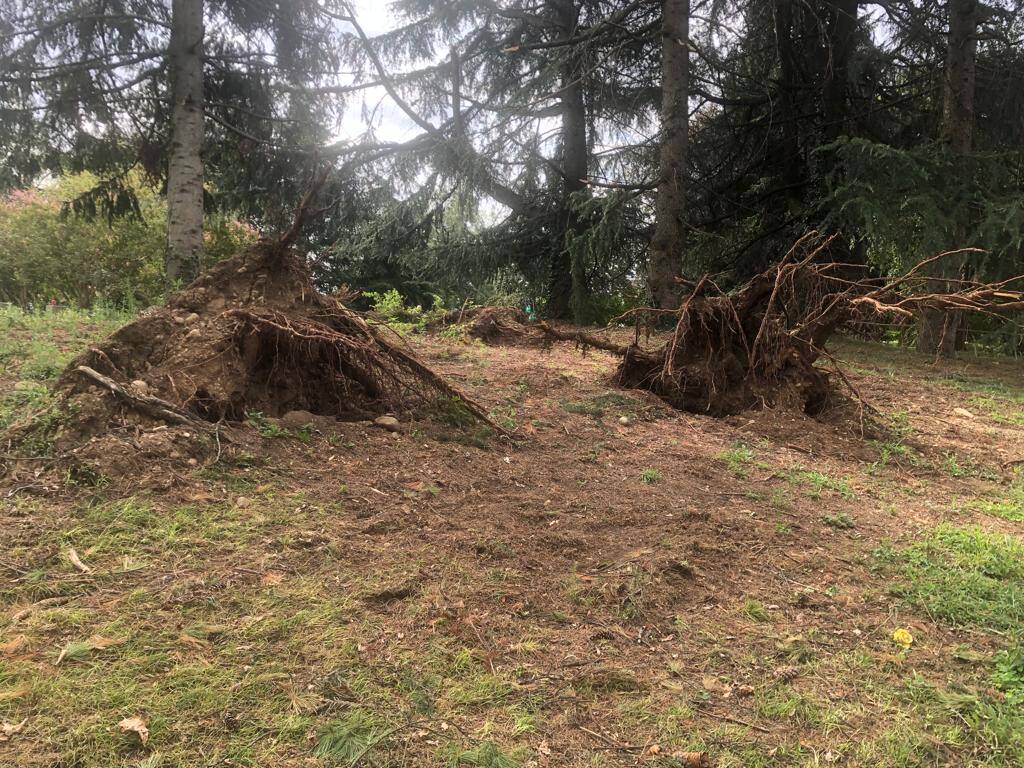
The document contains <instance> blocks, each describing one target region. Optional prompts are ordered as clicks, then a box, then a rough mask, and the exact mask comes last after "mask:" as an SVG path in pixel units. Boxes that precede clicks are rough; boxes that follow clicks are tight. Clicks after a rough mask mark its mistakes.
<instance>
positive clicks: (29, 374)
mask: <svg viewBox="0 0 1024 768" xmlns="http://www.w3.org/2000/svg"><path fill="white" fill-rule="evenodd" d="M24 354H25V359H24V360H23V361H22V363H21V368H20V369H19V370H18V373H19V375H20V376H21V377H22V378H25V379H32V380H34V381H49V380H50V379H53V378H56V376H57V374H59V373H60V372H61V371H62V370H64V366H65V365H67V363H68V361H69V360H70V359H71V358H72V357H74V355H73V354H70V353H66V352H61V351H60V350H59V349H57V347H55V346H54V345H53V344H49V343H47V342H45V341H36V340H33V341H32V342H30V343H29V344H28V345H27V346H26V347H25V352H24Z"/></svg>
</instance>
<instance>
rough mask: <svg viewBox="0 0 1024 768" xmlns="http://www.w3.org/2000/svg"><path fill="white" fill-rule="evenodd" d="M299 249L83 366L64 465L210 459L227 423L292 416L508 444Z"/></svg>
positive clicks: (76, 379) (207, 291)
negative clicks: (455, 428)
mask: <svg viewBox="0 0 1024 768" xmlns="http://www.w3.org/2000/svg"><path fill="white" fill-rule="evenodd" d="M299 223H300V222H299V221H298V220H297V223H296V227H295V230H297V228H298V226H299ZM290 239H291V237H290V236H289V235H286V236H284V237H282V238H278V239H274V240H263V241H261V242H260V243H258V244H257V245H255V246H253V247H251V248H249V249H247V250H245V251H243V252H241V253H239V254H237V255H235V256H234V257H232V258H229V259H226V260H224V261H222V262H220V263H218V264H216V265H215V266H213V267H212V268H210V269H209V270H207V271H206V272H204V273H202V274H201V275H200V276H199V277H198V278H197V279H196V280H195V281H194V282H193V283H192V284H191V285H189V286H188V287H187V288H185V289H184V290H182V291H180V292H178V293H176V294H175V295H173V296H172V297H170V299H169V301H168V302H167V304H166V305H164V306H160V307H154V308H151V309H149V310H147V311H146V312H144V313H143V314H142V315H141V316H140V317H138V318H137V319H136V320H134V321H133V322H131V323H129V324H127V325H125V326H124V327H122V328H121V329H120V330H118V331H117V332H115V333H114V334H113V335H112V336H110V337H109V338H108V339H106V340H104V341H103V342H101V343H99V344H97V345H96V346H93V347H91V348H89V349H88V350H86V351H85V352H84V353H82V354H81V355H79V356H78V357H77V358H76V359H75V360H73V361H72V362H71V363H70V364H69V365H68V366H67V368H66V369H65V370H64V372H63V374H62V375H61V377H60V379H59V380H58V382H57V390H58V392H59V393H60V396H61V397H60V403H61V404H62V407H63V412H64V413H65V414H66V415H67V418H66V419H64V420H63V422H64V424H63V426H62V434H61V435H60V436H59V438H60V439H59V440H58V443H59V444H60V447H61V449H62V450H64V451H66V453H65V455H67V456H74V457H75V458H77V459H80V460H82V461H83V462H85V463H92V460H93V459H99V458H102V457H104V456H105V455H109V454H110V453H111V452H115V453H116V452H121V453H125V454H127V453H135V454H136V455H137V454H139V453H141V454H152V455H161V454H167V453H170V452H173V453H174V454H175V455H182V454H197V453H201V452H202V451H203V450H208V449H209V446H210V445H211V444H212V443H213V442H214V440H213V439H208V438H215V439H216V443H217V449H218V451H219V450H220V448H221V445H220V441H221V439H222V438H226V439H230V437H228V435H227V432H226V431H225V429H224V428H223V427H221V426H220V424H221V422H237V421H242V420H245V419H246V418H247V417H249V416H250V415H251V414H254V413H258V414H261V415H262V417H277V416H282V415H284V414H286V413H288V412H291V411H299V412H308V413H309V414H311V415H316V416H329V417H338V418H341V419H347V420H354V419H365V418H372V417H375V416H379V415H381V414H384V413H392V414H409V413H412V414H415V413H416V412H418V411H425V412H434V413H437V412H438V408H441V409H444V410H442V411H441V413H443V414H447V415H449V416H452V412H453V411H455V410H457V411H458V414H457V415H458V418H459V419H460V423H463V422H465V423H470V422H473V421H478V422H483V423H485V424H487V425H489V426H490V427H491V428H492V429H493V430H494V431H495V432H497V433H503V432H504V430H502V429H501V428H500V427H499V426H497V425H495V424H494V423H493V422H492V421H491V420H490V418H489V416H488V414H487V411H486V410H484V409H483V408H482V407H481V406H480V405H478V404H477V403H476V402H475V401H474V400H473V399H472V398H470V397H468V396H467V395H466V394H465V393H464V392H462V391H461V390H460V389H458V388H457V387H456V386H454V385H453V384H451V383H449V382H447V381H446V380H445V379H444V378H442V377H441V376H439V375H438V374H437V373H435V372H434V371H433V370H432V369H431V368H429V367H428V366H427V365H425V364H424V363H423V362H421V361H420V360H419V359H418V358H417V357H416V356H415V354H414V353H413V352H412V351H411V350H410V349H409V348H408V347H407V346H406V345H405V343H404V341H403V340H402V339H401V338H400V337H398V336H397V335H395V334H394V332H392V331H391V330H389V329H387V328H386V327H382V326H378V325H374V324H372V323H370V322H368V321H367V320H366V319H364V318H363V316H361V315H360V314H359V313H357V312H355V311H353V310H351V309H349V308H347V307H346V306H344V304H343V297H341V296H333V295H325V294H322V293H320V292H318V291H317V290H316V289H315V288H314V286H313V283H312V280H311V278H310V273H309V269H308V267H307V264H306V262H305V260H304V259H303V258H302V257H301V256H300V255H298V254H297V253H296V252H295V251H294V250H293V249H292V248H291V247H290V246H289V241H290ZM38 421H40V420H33V423H26V424H25V425H23V429H24V430H31V429H33V428H36V427H37V424H36V423H35V422H38ZM167 425H170V426H171V427H172V428H171V429H166V428H165V427H166V426H167ZM197 439H198V440H199V441H200V442H203V443H204V444H205V448H204V446H200V445H196V442H197ZM8 441H9V443H10V444H11V445H16V444H17V443H18V426H17V425H15V427H13V428H12V434H10V435H9V436H8ZM184 443H188V445H185V444H184Z"/></svg>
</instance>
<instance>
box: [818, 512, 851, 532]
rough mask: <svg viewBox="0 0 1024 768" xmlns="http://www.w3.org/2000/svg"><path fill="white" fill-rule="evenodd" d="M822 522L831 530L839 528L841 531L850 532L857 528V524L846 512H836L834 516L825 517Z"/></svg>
mask: <svg viewBox="0 0 1024 768" xmlns="http://www.w3.org/2000/svg"><path fill="white" fill-rule="evenodd" d="M821 521H822V522H823V523H825V525H827V526H829V527H830V528H839V529H840V530H844V531H846V530H849V529H851V528H854V527H856V525H857V524H856V523H855V522H854V521H853V518H852V517H850V516H849V515H848V514H846V513H845V512H836V513H835V514H834V515H825V516H824V517H823V518H821Z"/></svg>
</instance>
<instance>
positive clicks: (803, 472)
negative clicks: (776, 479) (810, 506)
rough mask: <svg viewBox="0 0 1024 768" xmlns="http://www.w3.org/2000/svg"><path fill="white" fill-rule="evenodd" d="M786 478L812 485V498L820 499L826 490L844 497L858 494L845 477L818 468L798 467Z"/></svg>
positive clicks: (800, 483) (847, 497)
mask: <svg viewBox="0 0 1024 768" xmlns="http://www.w3.org/2000/svg"><path fill="white" fill-rule="evenodd" d="M786 479H787V480H789V482H791V483H794V484H798V485H808V486H810V487H811V492H810V496H811V498H812V499H820V498H821V497H822V495H823V494H824V493H825V491H828V492H829V493H832V494H835V495H837V496H839V497H841V498H843V499H853V498H855V496H856V494H855V493H854V492H853V488H851V487H850V481H849V480H848V479H847V478H845V477H844V478H837V477H832V476H830V475H826V474H824V473H822V472H818V471H816V470H810V469H805V468H803V467H796V468H795V469H791V470H790V471H789V472H788V473H787V474H786Z"/></svg>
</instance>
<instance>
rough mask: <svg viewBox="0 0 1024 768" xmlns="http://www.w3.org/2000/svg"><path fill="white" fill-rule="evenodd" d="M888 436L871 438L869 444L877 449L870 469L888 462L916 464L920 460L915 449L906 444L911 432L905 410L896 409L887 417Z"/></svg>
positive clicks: (884, 465) (880, 466)
mask: <svg viewBox="0 0 1024 768" xmlns="http://www.w3.org/2000/svg"><path fill="white" fill-rule="evenodd" d="M887 432H888V437H886V439H885V440H872V441H871V444H872V445H873V446H874V447H875V448H876V449H877V450H878V461H876V462H874V463H873V464H872V465H871V470H872V471H878V470H879V469H883V468H884V467H887V466H889V465H890V464H900V463H901V462H903V461H909V462H910V463H911V464H917V463H918V462H919V461H920V460H919V459H918V457H917V454H916V453H915V451H914V450H913V449H912V448H911V447H910V446H909V445H907V443H906V441H907V439H908V438H909V437H910V436H911V434H913V429H912V428H911V426H910V416H909V414H908V413H907V412H906V411H896V412H895V413H893V414H892V415H891V416H890V417H889V424H888V425H887Z"/></svg>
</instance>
